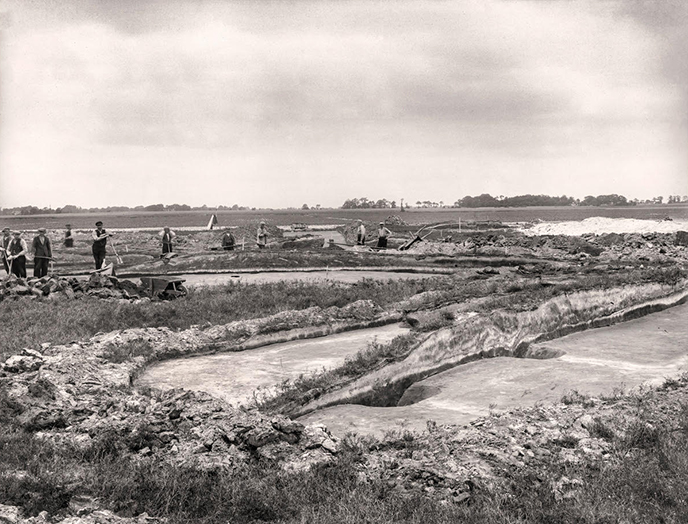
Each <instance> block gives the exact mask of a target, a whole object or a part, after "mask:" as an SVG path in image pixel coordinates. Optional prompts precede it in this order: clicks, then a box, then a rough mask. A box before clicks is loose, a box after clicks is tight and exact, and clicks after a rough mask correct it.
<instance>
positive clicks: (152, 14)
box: [0, 0, 687, 205]
mask: <svg viewBox="0 0 688 524" xmlns="http://www.w3.org/2000/svg"><path fill="white" fill-rule="evenodd" d="M622 5H623V4H620V3H618V2H614V3H604V2H576V3H572V2H502V1H486V2H484V1H477V0H476V1H468V0H467V1H465V2H439V1H437V2H435V1H433V2H394V3H392V2H366V3H358V2H260V3H256V2H246V3H240V2H210V1H208V2H195V1H190V0H189V1H182V0H176V1H174V2H164V3H163V2H159V1H148V2H134V1H131V0H126V1H123V2H118V3H115V2H101V1H96V0H78V1H77V0H70V1H65V2H61V3H52V2H51V3H45V2H43V3H42V5H41V2H37V0H27V1H26V2H25V3H15V11H16V13H15V14H16V16H15V19H16V24H15V26H14V28H13V29H12V30H11V31H9V32H8V34H7V35H6V37H5V51H6V52H5V62H4V64H3V66H2V67H3V79H2V81H3V89H4V91H3V96H4V104H5V109H6V110H5V111H3V129H2V131H3V133H2V140H3V143H2V145H3V149H4V150H11V151H13V154H12V157H11V158H7V156H6V155H5V156H4V157H3V158H0V163H2V164H3V169H2V170H0V174H1V176H3V182H4V183H3V193H4V188H5V187H7V182H6V181H7V177H12V187H15V184H17V187H20V186H21V184H19V183H18V182H16V178H17V177H21V176H29V175H30V174H31V173H35V172H44V173H47V174H49V175H48V176H55V173H57V172H59V173H60V174H61V175H64V176H67V177H74V179H75V180H76V179H78V180H81V181H83V180H88V176H89V173H103V172H107V173H111V172H115V171H116V172H117V173H124V174H122V175H121V176H123V177H125V178H127V177H128V178H127V180H132V181H133V180H136V181H140V180H141V178H142V177H143V176H150V178H151V180H154V181H155V183H154V182H151V187H153V188H154V187H156V184H157V181H159V178H158V177H161V176H162V173H165V172H167V173H173V174H174V176H179V177H183V176H184V173H183V171H182V170H181V167H180V166H185V167H186V168H189V166H192V165H193V162H199V158H202V157H203V155H206V156H207V158H208V159H209V160H208V161H207V162H203V166H204V169H205V170H206V172H208V173H209V174H208V177H209V178H211V179H212V180H213V182H214V183H215V182H216V183H218V184H221V181H222V177H220V175H218V173H222V172H223V170H225V169H231V170H232V172H233V173H241V172H246V173H249V174H250V175H251V176H252V175H253V174H259V175H261V176H264V177H267V178H269V179H270V180H271V181H272V182H274V184H275V185H273V187H279V188H280V189H281V188H282V186H281V185H279V183H278V180H279V173H283V172H289V173H292V174H293V175H294V176H296V177H297V178H298V180H303V181H304V186H308V187H309V188H312V187H313V186H314V185H315V184H314V183H313V181H314V180H318V179H319V178H318V177H320V176H321V174H322V173H323V172H327V171H328V170H329V172H332V173H335V172H336V173H338V176H342V177H344V178H346V177H347V174H346V170H347V169H350V170H352V171H356V172H359V171H360V177H362V178H361V180H362V181H365V180H366V177H368V178H369V172H371V171H375V172H380V173H384V174H385V176H389V177H395V178H394V180H395V181H396V180H399V179H403V180H405V181H406V183H407V184H408V185H409V186H410V185H411V184H412V182H411V181H412V179H413V176H415V175H416V173H417V171H418V170H422V169H423V168H422V166H423V165H424V164H425V165H427V166H428V169H430V168H432V170H433V172H434V173H437V174H438V175H437V176H438V177H439V178H437V185H438V186H441V185H442V184H441V182H440V180H441V178H442V177H444V176H451V173H452V172H453V170H454V168H455V166H471V172H472V173H474V174H473V175H472V176H474V178H475V182H473V184H474V185H475V187H476V188H477V189H476V191H480V188H479V186H480V184H481V183H491V184H496V185H499V183H502V182H504V180H506V179H507V178H511V179H513V175H512V176H511V177H509V176H508V175H507V172H508V170H509V168H510V166H521V167H519V168H518V173H520V175H519V176H518V177H517V179H518V180H520V181H521V182H520V183H521V184H522V185H523V186H524V187H525V186H526V185H529V184H530V181H531V180H538V181H542V180H555V181H556V180H557V179H567V177H570V176H571V175H570V172H571V171H575V170H576V169H580V170H581V171H582V172H585V171H587V172H594V173H595V177H592V176H591V177H589V178H588V179H587V180H589V183H590V184H601V182H600V180H599V179H600V175H599V173H603V172H604V170H605V169H607V170H609V171H611V170H612V169H613V166H619V165H620V164H621V161H620V160H619V158H620V157H624V158H626V157H628V158H633V156H634V155H639V154H640V153H639V152H638V143H639V142H642V143H643V144H644V145H645V146H647V147H648V148H650V149H649V150H648V151H647V152H643V155H646V158H647V159H651V158H655V159H657V160H658V163H661V164H662V165H663V166H665V167H664V168H663V169H664V171H665V172H666V173H669V172H671V170H672V169H676V165H678V164H677V163H675V162H674V163H672V162H673V159H674V158H678V155H679V154H680V152H679V150H678V148H677V146H676V145H674V144H673V143H672V140H671V137H672V133H673V134H674V135H675V134H676V126H680V125H681V123H682V122H683V119H684V116H685V107H686V100H687V98H686V93H685V85H686V84H685V83H683V84H681V83H680V82H679V81H678V80H679V79H680V78H683V76H682V75H683V74H684V72H682V71H683V70H682V69H681V67H684V66H683V63H684V62H683V61H678V62H676V63H673V61H674V60H675V59H676V58H677V57H678V55H677V54H676V50H677V49H681V47H680V46H681V31H680V28H681V27H683V28H684V27H685V25H681V22H677V17H676V16H675V14H674V13H675V12H674V11H671V12H669V13H667V14H666V15H665V14H662V13H664V11H663V10H662V11H661V12H660V14H656V13H654V14H653V11H652V9H651V8H648V7H647V5H646V4H642V5H641V4H640V3H638V4H637V5H636V6H635V7H633V8H632V9H631V8H628V9H626V8H622V7H621V6H622ZM660 15H661V16H660ZM665 32H666V34H668V35H670V36H668V37H667V38H664V36H661V37H660V35H663V34H664V33H665ZM684 34H685V33H684ZM658 56H661V57H662V60H661V64H659V66H658V61H657V57H658ZM682 56H683V55H682ZM629 129H633V130H634V131H633V133H629V132H627V131H628V130H629ZM642 129H646V131H644V132H643V131H642ZM643 133H646V134H647V135H648V136H649V135H650V134H652V135H653V136H666V137H668V138H667V139H666V140H664V141H660V142H657V141H652V140H649V139H644V138H643ZM619 137H624V138H623V140H621V139H619ZM624 148H626V149H624ZM612 151H613V153H612ZM581 155H586V156H587V157H586V158H581ZM662 156H668V157H669V158H668V160H667V161H666V162H663V160H664V159H662V158H660V157H662ZM185 158H186V159H193V162H191V161H185V160H184V159H185ZM392 158H395V159H403V160H404V161H403V162H401V163H398V162H393V161H392V160H391V159H392ZM644 158H645V157H644ZM104 159H108V162H105V160H104ZM65 164H67V165H69V166H72V168H71V169H67V168H66V167H65ZM335 164H338V165H337V166H335ZM649 164H650V160H648V161H647V162H638V166H641V165H642V166H643V167H642V170H641V168H640V167H638V168H637V169H635V170H634V169H632V166H631V167H628V166H626V164H624V166H625V167H624V169H628V171H629V173H632V175H629V176H631V177H635V178H637V179H638V180H640V179H641V178H642V176H644V175H645V174H646V173H648V172H649V170H650V168H649V167H646V166H647V165H649ZM115 165H116V166H117V167H116V169H115V167H114V166H115ZM545 165H547V172H546V173H545V172H544V169H545V167H544V166H545ZM411 166H413V168H412V167H411ZM480 166H483V167H482V168H481V167H480ZM488 166H489V168H488ZM672 166H673V167H672ZM405 169H406V170H407V172H404V170H405ZM481 169H484V170H485V172H481ZM73 171H79V174H70V172H73ZM488 171H489V172H488ZM5 173H11V174H10V175H7V174H5ZM146 174H149V175H146ZM216 176H217V177H219V178H217V179H216V178H214V177H216ZM237 176H238V175H237ZM348 176H351V177H356V176H359V175H358V174H355V175H348ZM662 176H667V177H669V175H662ZM671 176H673V175H671ZM429 178H430V179H433V177H429ZM433 180H434V179H433ZM518 180H517V181H518ZM380 183H381V184H382V182H380ZM388 183H389V180H388ZM395 183H396V182H395ZM672 183H673V182H672ZM242 187H243V188H244V189H242ZM252 187H253V186H252V185H250V184H249V183H248V182H245V183H243V186H242V185H241V184H239V185H234V186H233V190H235V191H244V193H245V194H246V195H249V194H250V188H252ZM345 188H346V187H345V186H344V187H343V189H342V190H344V189H345ZM151 191H153V190H151ZM322 191H326V188H322ZM297 192H298V191H297ZM500 192H501V193H505V192H506V191H500ZM589 192H594V190H592V189H590V190H589ZM280 193H281V195H283V194H284V192H281V191H280ZM278 196H280V195H278ZM199 198H200V197H199ZM319 200H321V201H322V202H323V203H326V202H325V198H319ZM301 203H302V202H301ZM255 204H256V205H260V202H256V203H255ZM273 205H275V204H273ZM299 205H300V204H299Z"/></svg>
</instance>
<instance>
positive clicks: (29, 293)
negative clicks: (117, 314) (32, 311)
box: [0, 273, 148, 301]
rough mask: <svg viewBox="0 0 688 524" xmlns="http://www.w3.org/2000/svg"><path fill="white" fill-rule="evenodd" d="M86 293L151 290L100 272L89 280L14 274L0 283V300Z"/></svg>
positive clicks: (132, 294) (135, 294) (128, 295)
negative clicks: (25, 276)
mask: <svg viewBox="0 0 688 524" xmlns="http://www.w3.org/2000/svg"><path fill="white" fill-rule="evenodd" d="M82 296H95V297H97V298H123V299H137V298H141V297H145V296H148V294H147V290H146V288H145V287H144V286H137V285H136V284H134V283H133V282H131V281H129V280H119V279H118V278H117V277H113V276H108V275H101V274H99V273H93V274H92V275H91V276H90V277H89V278H88V280H80V279H78V278H74V277H70V278H65V277H59V276H45V277H42V278H36V277H34V278H28V279H24V278H17V277H16V276H14V275H12V276H10V277H8V278H6V279H5V280H4V281H3V282H1V283H0V301H2V300H4V299H7V298H17V297H28V298H36V297H49V298H51V299H57V298H60V297H64V298H67V299H74V298H79V297H82Z"/></svg>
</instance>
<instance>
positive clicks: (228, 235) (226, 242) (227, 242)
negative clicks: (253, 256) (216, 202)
mask: <svg viewBox="0 0 688 524" xmlns="http://www.w3.org/2000/svg"><path fill="white" fill-rule="evenodd" d="M235 244H236V239H235V238H234V235H232V232H231V231H230V229H229V228H228V227H227V228H225V233H224V235H222V249H224V250H225V251H234V245H235Z"/></svg>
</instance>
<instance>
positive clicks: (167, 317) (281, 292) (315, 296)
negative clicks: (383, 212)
mask: <svg viewBox="0 0 688 524" xmlns="http://www.w3.org/2000/svg"><path fill="white" fill-rule="evenodd" d="M686 274H687V272H686V271H685V270H680V269H677V268H668V269H654V268H653V269H645V270H633V271H628V272H614V273H610V274H603V275H579V276H578V277H577V278H576V279H575V280H571V279H566V280H562V281H561V282H559V283H556V284H551V283H543V282H542V281H541V280H540V279H539V278H530V279H528V280H524V279H517V280H514V279H511V278H499V279H487V280H482V279H479V280H475V279H461V278H458V277H452V276H437V277H431V278H426V279H421V280H415V279H413V280H405V279H401V280H392V281H385V282H382V281H377V280H368V279H364V280H361V281H359V282H357V283H355V284H345V283H338V282H318V281H315V282H273V283H262V284H231V285H226V286H217V287H210V288H198V289H192V290H191V291H190V292H189V295H188V296H186V297H184V298H182V299H178V300H175V301H169V302H147V301H141V302H129V301H117V300H101V299H97V298H93V297H84V298H81V299H79V300H68V299H64V300H59V301H47V300H41V299H37V300H27V299H19V300H5V301H3V302H0V318H2V319H3V322H2V323H0V340H2V341H3V342H2V344H0V359H2V358H6V357H7V356H9V355H11V354H14V353H16V352H18V351H19V350H21V349H22V348H24V347H28V348H34V349H39V347H40V345H41V344H42V343H52V344H64V343H68V342H70V341H75V340H83V339H86V338H88V337H90V336H92V335H94V334H96V333H99V332H109V331H113V330H117V329H127V328H139V327H169V328H171V329H175V330H178V329H186V328H189V327H190V326H193V325H218V324H226V323H228V322H233V321H236V320H244V319H251V318H259V317H266V316H269V315H272V314H275V313H278V312H280V311H288V310H300V309H305V308H309V307H312V306H319V307H321V308H327V307H331V306H337V307H342V306H345V305H347V304H350V303H352V302H355V301H357V300H372V301H373V302H374V303H375V304H377V305H378V306H380V307H383V308H385V307H388V306H390V305H392V304H395V303H398V302H401V301H404V300H407V299H409V298H412V297H413V298H414V300H416V299H419V300H417V303H415V304H413V305H412V308H419V309H432V308H436V307H438V306H440V305H443V304H450V303H461V302H464V301H466V300H470V299H475V298H481V297H487V301H485V302H483V303H481V304H477V305H476V310H477V311H480V312H486V313H489V312H491V311H494V310H495V309H505V310H510V311H522V310H528V309H534V308H536V307H537V306H538V305H539V304H541V303H542V302H544V301H545V300H547V299H549V298H551V297H553V296H557V295H559V294H562V293H568V292H572V291H582V290H589V289H604V288H607V287H613V286H622V285H625V284H637V283H640V282H660V283H675V282H677V281H678V280H680V279H681V278H684V277H685V276H686ZM429 291H430V292H433V293H429V294H427V296H425V298H423V297H424V295H419V294H421V293H424V292H429ZM450 321H451V318H449V317H447V318H440V319H439V320H438V321H437V322H438V323H437V325H434V323H433V324H431V325H430V326H427V325H419V326H417V327H418V329H421V330H428V329H430V328H434V329H436V328H437V327H441V325H445V324H446V323H447V322H450ZM432 322H435V321H432Z"/></svg>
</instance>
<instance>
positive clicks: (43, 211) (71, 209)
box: [0, 204, 255, 215]
mask: <svg viewBox="0 0 688 524" xmlns="http://www.w3.org/2000/svg"><path fill="white" fill-rule="evenodd" d="M248 209H255V208H249V207H245V206H240V205H238V204H234V205H233V206H216V207H209V206H206V205H202V206H200V207H191V206H188V205H186V204H170V205H164V204H152V205H150V206H136V207H128V206H110V207H91V208H83V207H78V206H73V205H66V206H62V207H57V208H54V209H53V208H52V207H36V206H22V207H8V208H4V209H3V208H0V213H1V214H3V215H60V214H66V213H118V212H127V211H245V210H248Z"/></svg>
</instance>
